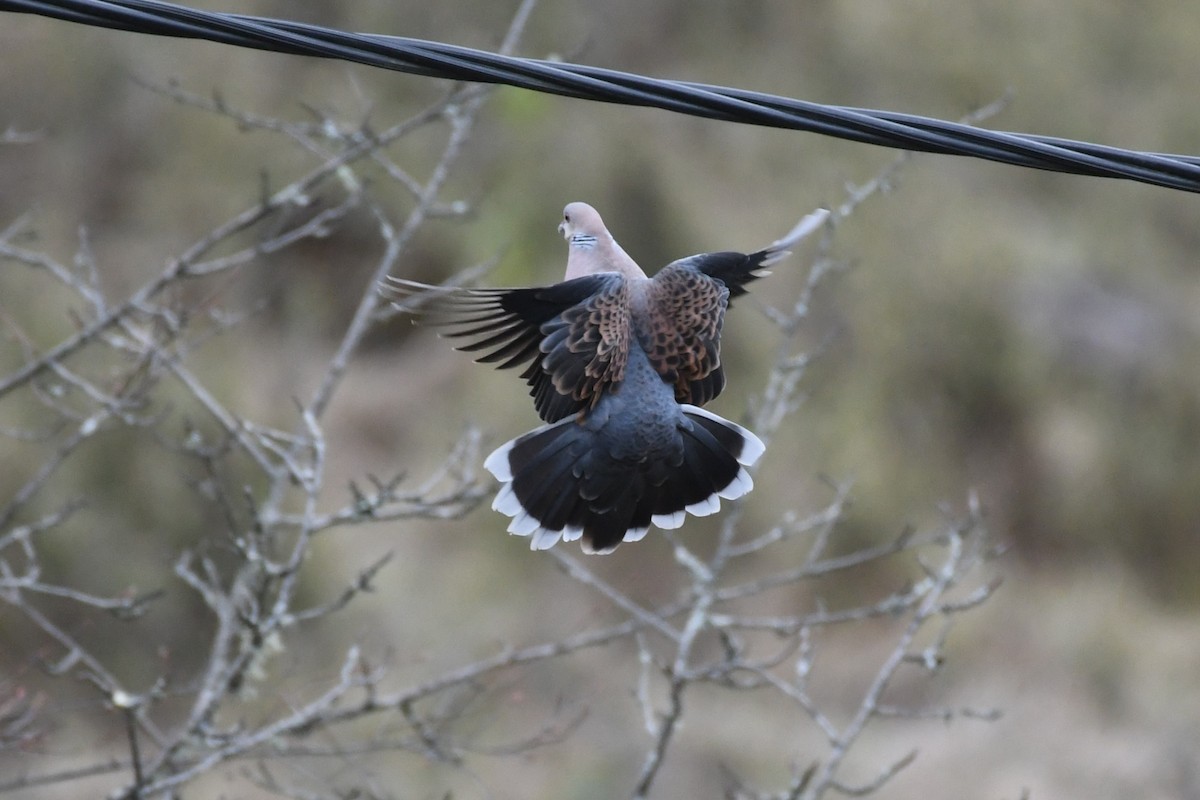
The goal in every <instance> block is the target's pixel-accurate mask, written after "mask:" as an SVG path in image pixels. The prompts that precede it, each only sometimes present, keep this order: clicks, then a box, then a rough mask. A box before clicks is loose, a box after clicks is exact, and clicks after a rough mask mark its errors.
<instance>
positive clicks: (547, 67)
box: [0, 0, 1200, 192]
mask: <svg viewBox="0 0 1200 800" xmlns="http://www.w3.org/2000/svg"><path fill="white" fill-rule="evenodd" d="M0 11H16V12H23V13H30V14H39V15H42V16H47V17H54V18H57V19H62V20H67V21H70V22H77V23H80V24H84V25H94V26H98V27H104V28H114V29H117V30H124V31H131V32H136V33H149V34H155V35H160V36H175V37H181V38H187V39H204V40H208V41H214V42H221V43H223V44H231V45H235V46H238V47H248V48H252V49H256V50H269V51H274V52H279V53H291V54H294V55H305V56H315V57H319V58H334V59H340V60H343V61H352V62H356V63H359V64H366V65H369V66H373V67H381V68H383V69H391V70H396V71H399V72H407V73H412V74H416V75H424V76H428V77H435V78H446V79H451V80H459V81H475V82H481V83H493V84H505V85H508V86H516V87H520V88H524V89H530V90H533V91H538V92H547V93H550V94H557V95H563V96H566V97H575V98H579V99H583V100H593V101H598V102H604V103H616V104H621V105H633V106H648V107H655V108H662V109H666V110H668V111H675V112H677V113H681V114H690V115H692V116H698V117H707V118H710V119H717V120H723V121H727V122H739V123H744V124H751V125H761V126H766V127H773V128H787V129H792V130H802V131H810V132H814V133H820V134H824V135H827V136H835V137H838V138H841V139H849V140H851V141H856V142H863V143H867V144H874V145H880V146H883V147H894V148H899V149H903V150H917V151H922V152H927V153H939V154H942V155H955V156H967V157H972V158H982V159H986V160H988V161H998V162H1000V163H1004V164H1013V165H1016V166H1021V167H1029V168H1032V169H1041V170H1048V171H1052V172H1065V173H1072V174H1076V175H1090V176H1094V177H1103V178H1120V179H1125V180H1132V181H1138V182H1141V183H1148V184H1152V185H1155V186H1163V187H1166V188H1170V189H1179V190H1182V191H1186V192H1200V157H1196V156H1183V155H1169V154H1164V153H1148V152H1142V151H1137V150H1126V149H1123V148H1119V147H1109V146H1106V145H1100V144H1093V143H1090V142H1081V141H1075V140H1071V139H1059V138H1055V137H1050V136H1037V135H1033V134H1027V133H1010V132H1005V131H992V130H986V129H983V128H976V127H973V126H971V125H966V124H963V123H958V122H949V121H946V120H939V119H935V118H932V117H923V116H918V115H915V114H901V113H896V112H890V111H876V110H872V109H863V108H850V107H846V106H835V105H825V104H821V103H811V102H807V101H804V100H796V99H792V98H788V97H781V96H778V95H770V94H763V93H760V92H751V91H746V90H743V89H733V88H729V87H724V86H710V85H706V84H699V83H688V82H681V81H671V80H663V79H659V78H648V77H645V76H642V75H635V74H633V73H628V72H620V71H617V70H610V69H602V68H599V67H590V66H585V65H581V64H568V63H562V62H555V61H544V60H539V59H530V58H515V57H510V56H502V55H498V54H496V53H489V52H486V51H483V50H474V49H471V48H467V47H458V46H455V45H449V44H443V43H440V42H430V41H424V40H421V39H409V38H405V37H400V36H383V35H378V34H366V33H350V32H347V31H340V30H336V29H333V28H325V27H321V26H317V25H308V24H304V23H299V22H291V21H288V20H279V19H269V18H265V17H251V16H245V15H241V14H227V13H221V12H214V11H202V10H199V9H193V8H187V7H184V6H178V5H173V4H171V3H164V2H159V0H53V2H44V1H43V0H0Z"/></svg>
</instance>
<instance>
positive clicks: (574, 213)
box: [558, 202, 608, 246]
mask: <svg viewBox="0 0 1200 800" xmlns="http://www.w3.org/2000/svg"><path fill="white" fill-rule="evenodd" d="M558 232H559V233H561V234H562V235H563V238H564V239H566V240H567V241H568V242H571V243H573V244H574V243H579V244H584V243H590V244H592V245H593V246H594V245H595V243H596V240H597V239H599V238H600V237H601V236H602V235H603V234H606V233H607V232H608V230H607V229H606V228H605V227H604V220H602V219H600V213H599V212H598V211H596V209H594V208H592V207H591V206H589V205H588V204H587V203H579V202H575V203H567V207H566V208H564V209H563V218H562V222H560V223H558Z"/></svg>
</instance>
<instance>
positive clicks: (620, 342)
mask: <svg viewBox="0 0 1200 800" xmlns="http://www.w3.org/2000/svg"><path fill="white" fill-rule="evenodd" d="M827 216H828V212H827V211H825V210H823V209H822V210H819V211H816V212H813V213H812V214H809V215H808V216H807V217H805V218H804V219H803V220H801V221H800V223H799V224H798V225H796V227H795V228H794V229H793V230H792V231H791V232H790V233H788V234H787V235H786V236H784V237H783V238H782V239H780V240H779V241H777V242H775V243H773V244H771V245H770V246H768V247H766V248H764V249H762V250H759V251H757V252H755V253H750V254H748V255H747V254H744V253H732V252H720V253H702V254H700V255H694V256H690V257H688V258H683V259H680V260H678V261H673V262H672V263H670V264H668V265H667V266H665V267H663V268H662V269H661V270H659V272H658V273H657V274H656V275H655V276H654V277H653V278H648V277H647V276H646V273H645V272H643V271H642V269H641V267H639V266H638V265H637V262H635V261H634V260H633V259H632V258H630V257H629V255H628V254H626V252H625V251H624V250H622V249H621V246H620V245H619V244H617V242H616V240H615V239H613V236H612V234H610V233H609V232H608V229H607V228H605V226H604V222H603V220H601V219H600V214H599V213H597V212H596V209H594V208H592V207H591V206H589V205H587V204H586V203H578V202H577V203H571V204H569V205H568V206H567V207H566V208H565V209H564V210H563V220H562V222H561V223H560V224H559V226H558V230H559V232H560V233H562V235H563V237H564V238H565V239H566V240H567V242H568V243H569V250H568V256H567V273H566V277H565V279H564V280H563V282H562V283H556V284H554V285H552V286H545V287H533V288H520V289H465V288H448V287H434V286H427V285H425V284H421V283H416V282H413V281H407V280H402V279H399V278H388V282H389V285H388V286H387V287H386V290H387V291H388V292H389V293H390V294H391V295H392V296H393V297H394V298H408V297H412V298H413V299H414V300H415V301H416V303H414V304H412V305H417V303H419V305H417V308H416V311H415V313H417V314H421V315H424V316H426V317H427V318H428V319H430V321H431V322H432V323H433V324H435V325H445V326H452V327H453V330H451V331H450V332H448V333H446V334H445V335H446V336H448V337H452V338H466V339H469V340H472V341H469V342H468V343H466V344H464V345H462V346H460V347H459V348H458V349H459V350H464V351H467V352H480V351H483V355H482V356H480V357H479V358H478V359H477V360H478V361H480V362H484V363H490V364H496V365H497V367H498V368H499V369H508V368H512V367H519V366H524V367H525V369H524V371H523V372H522V373H521V377H522V378H524V379H525V381H526V383H527V384H528V385H529V393H530V395H532V397H533V403H534V406H535V408H536V409H537V412H538V415H539V416H540V417H541V418H542V419H543V420H544V421H545V422H546V423H547V424H546V425H543V426H542V427H540V428H537V429H535V430H532V431H530V432H529V433H526V434H524V435H522V436H518V437H517V438H516V439H513V440H512V441H510V442H506V443H505V444H503V445H501V446H500V447H499V448H497V449H496V450H495V451H494V452H493V453H492V454H491V455H490V456H488V457H487V459H486V460H485V461H484V467H486V468H487V469H488V470H489V471H490V472H491V473H492V474H493V475H495V476H496V478H497V480H499V481H500V482H501V484H502V486H501V488H500V492H499V493H498V494H497V495H496V499H495V502H493V503H492V508H493V509H495V510H496V511H499V512H501V513H502V514H505V515H507V516H509V517H512V522H511V523H510V524H509V526H508V530H509V532H510V533H514V534H518V535H521V536H529V537H530V544H531V547H532V549H534V550H545V549H547V548H550V547H553V546H554V545H555V544H556V543H558V541H559V540H560V539H561V540H563V541H567V542H570V541H575V540H577V539H582V540H583V541H582V547H583V550H584V551H585V552H589V553H609V552H612V551H613V550H615V549H616V547H617V545H619V544H620V543H621V542H623V541H624V542H635V541H638V540H639V539H641V538H642V537H644V536H645V535H646V532H647V531H648V530H649V528H650V526H651V525H655V526H657V527H659V528H663V529H667V530H670V529H674V528H678V527H680V526H681V525H682V524H683V522H684V519H685V518H686V515H687V514H688V513H691V514H693V515H695V516H698V517H703V516H707V515H709V514H713V513H715V512H716V511H717V510H719V508H720V501H721V499H722V498H724V499H726V500H733V499H735V498H738V497H741V496H742V495H744V494H746V493H747V492H749V491H750V490H751V489H752V488H753V486H754V482H753V480H752V479H751V477H750V474H749V473H748V472H747V471H746V467H747V466H750V465H751V464H753V463H754V462H755V461H756V460H757V459H758V457H759V456H761V455H762V453H763V449H764V445H763V443H762V441H761V440H760V439H759V438H758V437H757V436H755V435H754V434H753V433H751V432H750V431H749V430H747V429H746V428H744V427H742V426H741V425H738V424H736V423H733V422H730V421H729V420H727V419H723V418H722V417H719V416H717V415H716V414H714V413H712V412H710V411H706V410H704V409H703V408H701V406H703V405H704V404H705V403H707V402H708V401H710V400H712V399H713V398H714V397H716V396H717V395H719V394H720V393H721V390H722V389H723V388H724V387H725V375H724V371H723V370H722V368H721V326H722V323H723V321H724V317H725V310H726V308H728V307H729V301H730V298H733V297H738V296H740V295H743V294H745V293H746V289H745V288H744V287H745V284H747V283H749V282H750V281H752V280H754V279H756V278H759V277H762V276H763V275H765V274H767V273H766V270H765V268H766V267H768V266H770V265H771V264H773V263H775V262H776V261H778V260H780V259H782V258H784V257H785V256H787V255H789V252H788V250H787V248H788V247H790V246H791V245H793V244H795V243H796V242H798V241H799V240H801V239H802V238H804V237H805V236H807V235H808V234H809V233H811V232H812V231H813V230H815V229H816V228H818V227H819V226H820V225H821V224H822V223H823V222H824V220H825V218H826V217H827ZM417 295H419V297H416V296H417ZM405 310H411V309H408V308H406V309H405Z"/></svg>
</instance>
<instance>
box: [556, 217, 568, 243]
mask: <svg viewBox="0 0 1200 800" xmlns="http://www.w3.org/2000/svg"><path fill="white" fill-rule="evenodd" d="M558 232H559V234H560V235H561V236H562V237H563V238H564V239H570V238H571V233H570V231H568V230H567V223H566V221H565V220H564V221H563V222H560V223H558Z"/></svg>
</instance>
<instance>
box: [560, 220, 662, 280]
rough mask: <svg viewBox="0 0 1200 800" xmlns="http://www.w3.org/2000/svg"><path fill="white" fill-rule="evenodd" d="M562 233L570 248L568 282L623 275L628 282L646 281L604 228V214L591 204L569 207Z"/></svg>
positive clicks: (561, 227) (639, 268) (639, 269)
mask: <svg viewBox="0 0 1200 800" xmlns="http://www.w3.org/2000/svg"><path fill="white" fill-rule="evenodd" d="M558 232H559V233H561V234H562V235H563V238H564V239H566V240H567V242H568V243H569V244H570V246H569V247H568V252H567V277H566V280H571V279H572V278H578V277H581V276H583V275H595V274H597V273H600V272H619V273H621V274H622V275H624V276H625V277H626V278H645V277H646V273H644V272H642V268H641V267H639V266H638V265H637V262H635V261H634V260H633V259H632V258H630V257H629V256H628V255H627V254H626V253H625V251H624V250H622V249H621V245H619V244H617V242H616V240H615V239H613V237H612V234H611V233H609V232H608V228H606V227H604V220H602V219H600V214H599V213H598V212H597V211H596V209H594V208H592V207H591V206H589V205H588V204H587V203H568V204H567V207H566V208H564V209H563V220H562V222H560V223H559V224H558Z"/></svg>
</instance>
